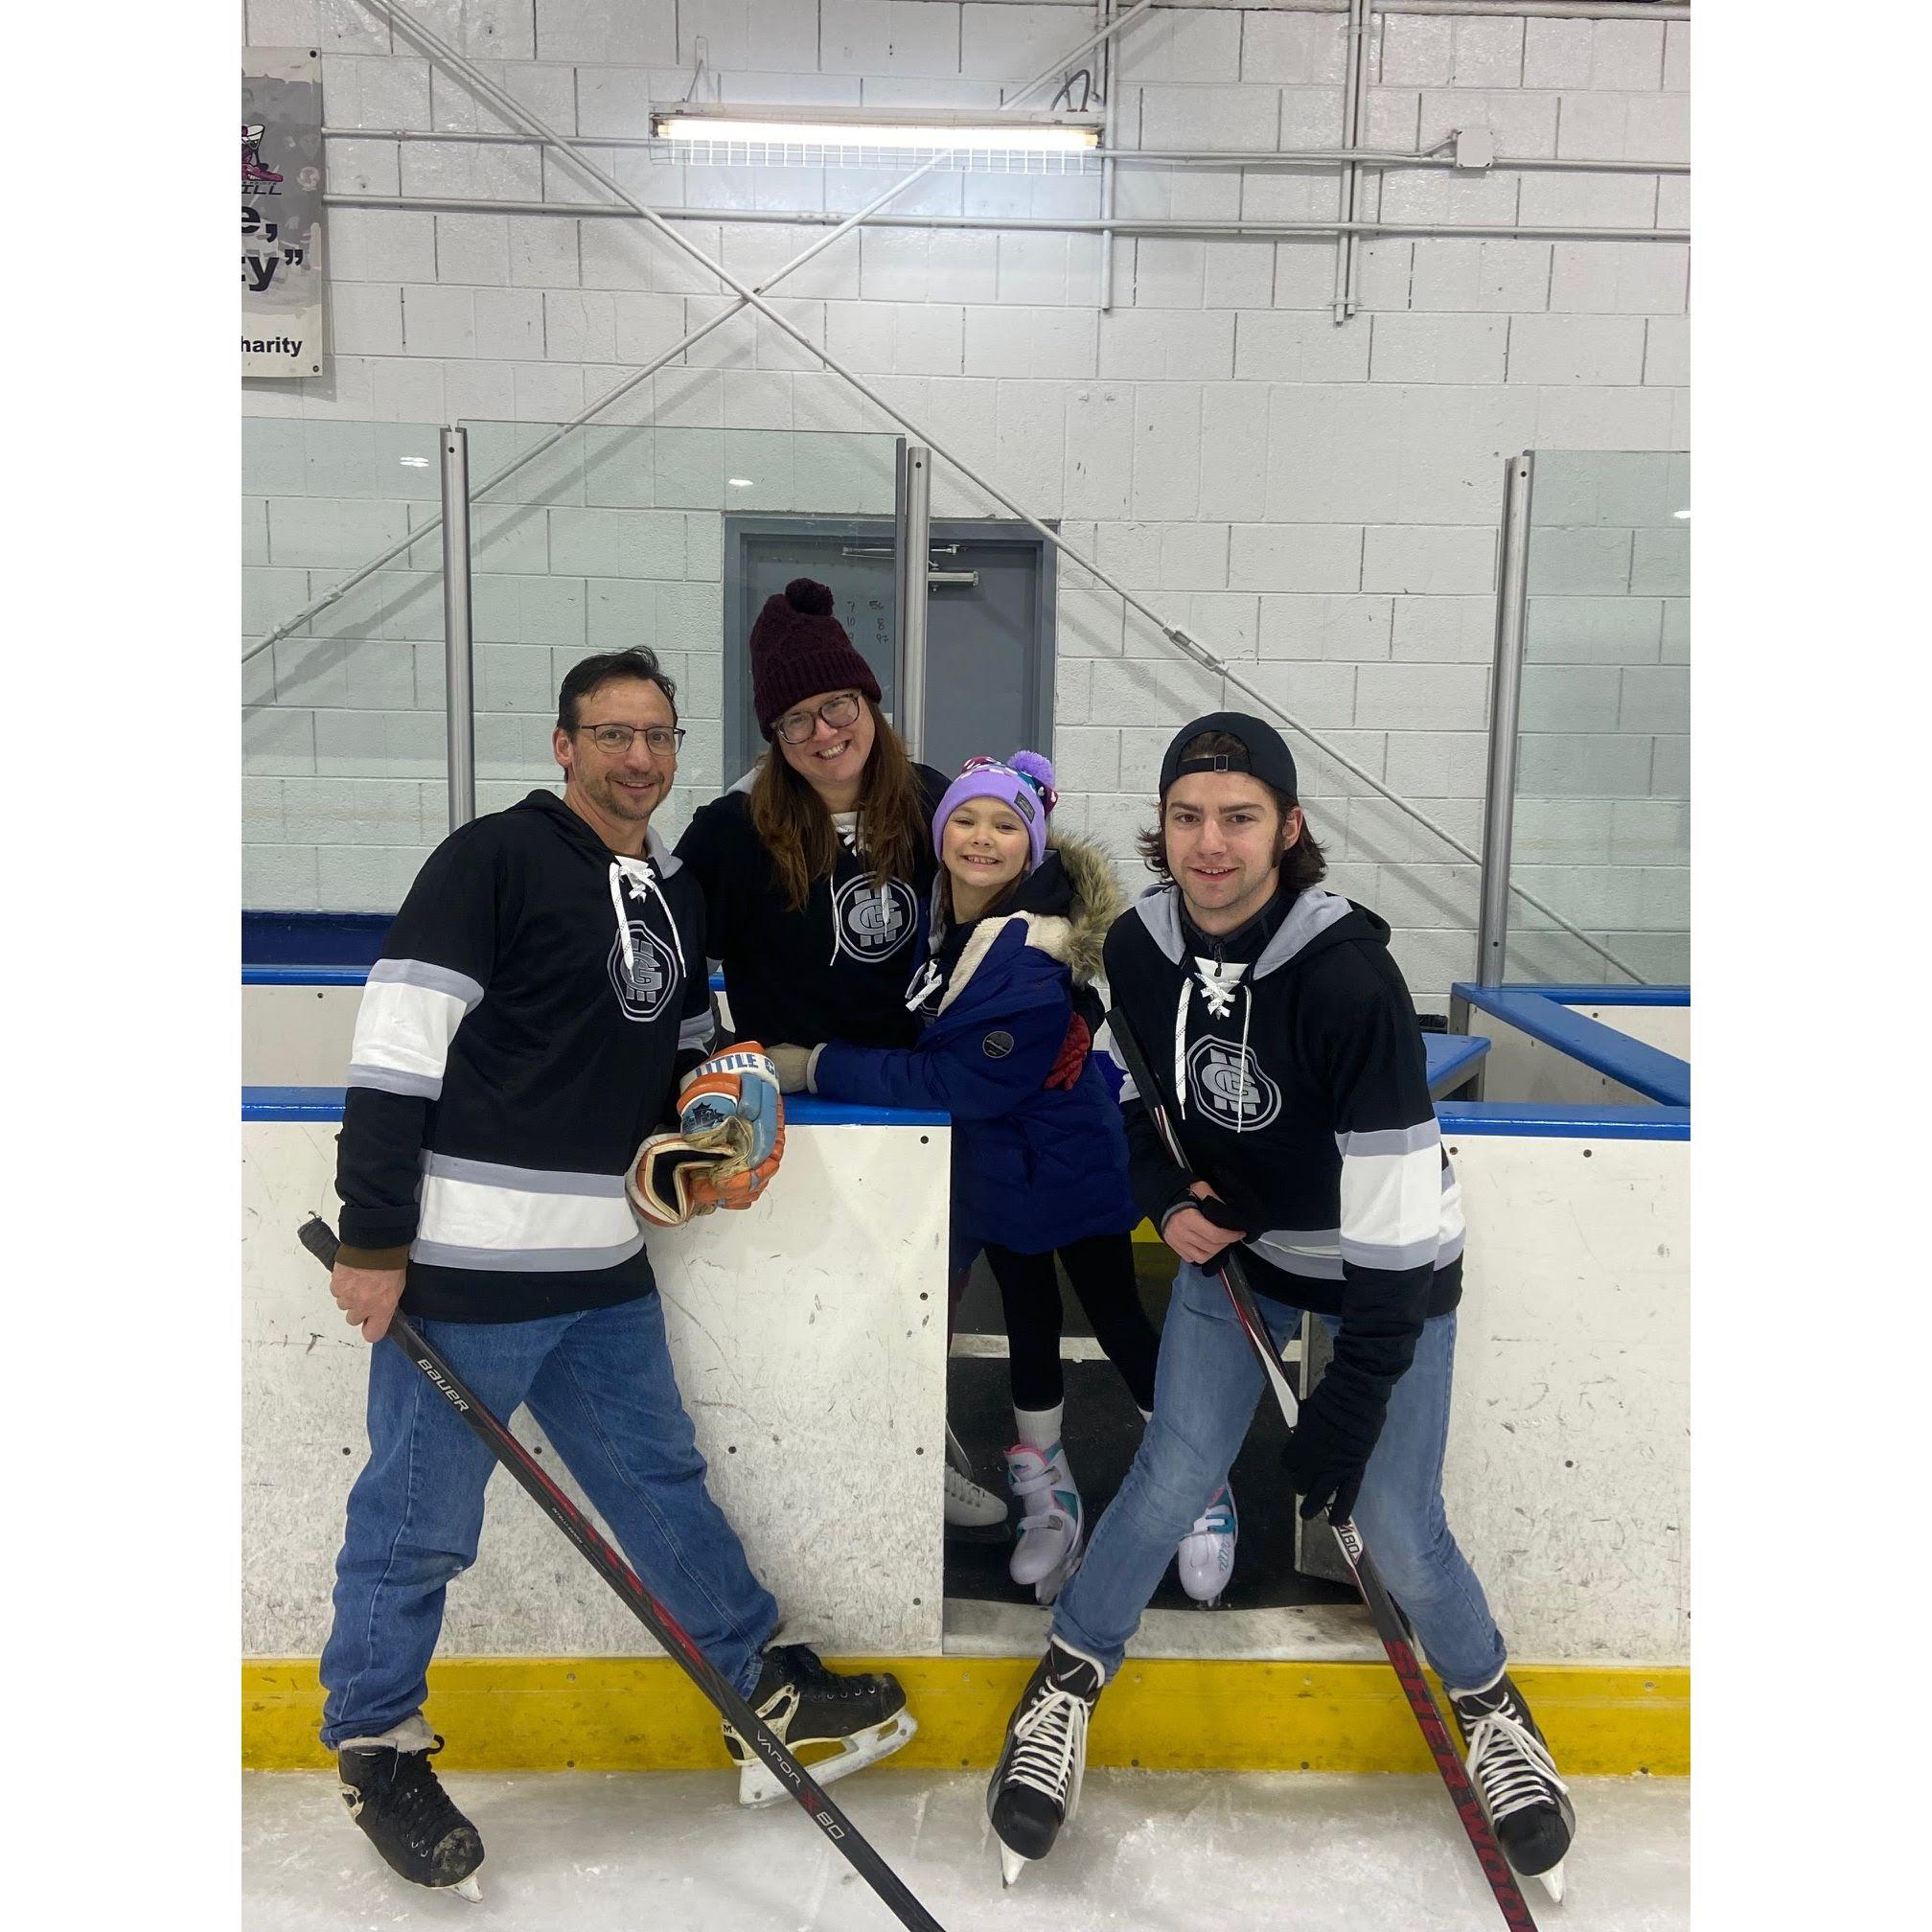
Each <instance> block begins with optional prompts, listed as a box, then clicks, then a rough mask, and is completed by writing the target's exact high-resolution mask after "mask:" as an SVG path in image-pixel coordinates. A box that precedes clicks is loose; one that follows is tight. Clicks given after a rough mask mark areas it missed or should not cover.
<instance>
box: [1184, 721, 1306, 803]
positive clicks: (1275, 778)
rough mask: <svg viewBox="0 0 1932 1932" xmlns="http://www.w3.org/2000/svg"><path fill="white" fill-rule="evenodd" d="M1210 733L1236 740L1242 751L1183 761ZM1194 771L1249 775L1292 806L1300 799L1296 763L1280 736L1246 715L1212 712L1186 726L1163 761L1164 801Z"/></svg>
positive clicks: (1225, 752)
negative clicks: (1186, 751)
mask: <svg viewBox="0 0 1932 1932" xmlns="http://www.w3.org/2000/svg"><path fill="white" fill-rule="evenodd" d="M1208 731H1218V732H1221V733H1223V734H1225V735H1226V736H1227V737H1230V738H1232V739H1234V740H1236V741H1237V742H1238V743H1239V744H1240V746H1241V747H1242V749H1241V750H1240V751H1217V752H1214V753H1212V754H1211V755H1209V756H1208V757H1206V758H1183V757H1182V755H1181V753H1182V750H1183V748H1184V747H1186V746H1188V745H1191V744H1193V742H1194V741H1195V739H1197V738H1199V737H1200V736H1201V735H1202V734H1203V733H1204V732H1208ZM1190 771H1245V772H1246V773H1247V774H1248V775H1249V776H1250V777H1251V778H1258V779H1259V780H1260V781H1261V782H1262V784H1264V785H1272V786H1273V787H1274V788H1275V790H1276V791H1277V792H1281V793H1286V794H1287V796H1288V798H1289V799H1290V801H1291V802H1294V801H1299V797H1300V793H1299V792H1298V791H1297V789H1296V784H1295V759H1294V757H1293V755H1292V754H1291V753H1290V751H1289V749H1288V747H1287V746H1286V745H1285V744H1284V743H1283V742H1282V738H1281V734H1280V732H1278V731H1277V730H1276V728H1275V727H1274V725H1272V724H1268V723H1266V722H1265V721H1264V720H1262V719H1259V718H1255V717H1253V716H1251V715H1250V714H1249V713H1248V712H1246V711H1210V712H1208V713H1207V716H1206V717H1205V718H1196V719H1195V720H1194V721H1193V723H1192V724H1184V725H1182V727H1181V728H1180V730H1179V731H1177V732H1176V733H1175V734H1174V742H1173V743H1172V744H1171V745H1169V746H1168V747H1167V755H1166V756H1165V757H1164V758H1163V759H1161V798H1162V799H1163V800H1164V799H1165V798H1166V796H1167V793H1168V792H1169V790H1170V789H1171V788H1172V786H1173V783H1174V781H1175V779H1177V778H1180V777H1183V776H1184V775H1185V774H1186V773H1188V772H1190Z"/></svg>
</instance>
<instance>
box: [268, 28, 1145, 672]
mask: <svg viewBox="0 0 1932 1932" xmlns="http://www.w3.org/2000/svg"><path fill="white" fill-rule="evenodd" d="M376 4H377V5H378V6H380V7H381V11H382V12H384V13H385V14H388V13H389V9H388V8H387V7H386V6H381V0H376ZM1153 4H1154V0H1139V4H1138V5H1137V6H1135V7H1134V8H1132V9H1130V10H1129V11H1128V12H1125V13H1122V14H1120V15H1119V16H1118V17H1117V18H1114V19H1110V20H1109V21H1108V22H1107V24H1106V25H1105V26H1103V27H1102V28H1101V29H1100V30H1099V31H1098V32H1097V33H1095V34H1092V35H1091V36H1090V37H1089V38H1088V39H1086V40H1084V41H1082V42H1081V43H1080V45H1079V46H1078V47H1076V48H1074V49H1073V51H1072V52H1071V53H1069V54H1065V55H1062V56H1061V57H1060V58H1059V59H1058V60H1056V61H1055V62H1054V63H1053V64H1052V65H1051V66H1048V67H1043V68H1042V69H1041V70H1040V72H1039V73H1038V74H1036V75H1035V76H1034V77H1033V79H1032V80H1031V81H1028V82H1027V83H1026V84H1025V85H1024V86H1023V87H1022V88H1021V89H1019V91H1018V92H1017V93H1015V94H1013V95H1012V96H1011V97H1009V99H1007V100H1006V101H1005V102H1003V103H1002V104H1001V105H1000V108H999V109H998V110H997V111H999V112H1002V113H1003V112H1005V111H1006V110H1007V109H1009V108H1012V107H1015V106H1018V105H1019V104H1020V103H1021V102H1022V101H1023V100H1025V99H1026V97H1027V96H1028V95H1029V94H1032V93H1034V92H1036V91H1037V90H1038V89H1039V88H1040V87H1042V86H1044V85H1045V84H1046V82H1047V81H1050V80H1051V79H1052V78H1053V76H1054V75H1055V74H1057V73H1059V72H1060V71H1061V69H1062V68H1063V67H1065V66H1066V64H1067V63H1068V62H1069V60H1073V59H1077V58H1079V56H1080V55H1081V54H1084V53H1085V52H1086V51H1087V50H1088V48H1090V47H1093V46H1097V45H1099V44H1100V43H1101V42H1102V41H1104V40H1106V39H1108V38H1109V37H1110V36H1111V35H1112V34H1117V33H1118V32H1119V31H1120V30H1121V29H1122V28H1124V27H1127V26H1129V25H1131V24H1132V23H1133V22H1134V21H1135V20H1138V18H1139V17H1140V16H1141V15H1142V14H1143V13H1145V12H1147V11H1148V9H1149V8H1151V7H1152V6H1153ZM391 17H392V18H393V15H392V16H391ZM438 44H439V45H440V43H438ZM466 78H467V77H466ZM471 91H472V94H475V95H476V98H478V99H479V100H480V99H481V98H482V95H481V94H480V93H479V92H478V90H477V89H476V87H475V86H474V84H473V83H472V86H471ZM506 118H511V117H506ZM517 138H518V139H519V140H521V139H538V140H541V139H542V137H540V136H525V135H518V136H517ZM943 158H944V157H943V155H941V154H935V155H934V156H933V157H932V158H931V160H929V161H927V162H925V163H924V164H923V165H922V166H920V167H918V168H915V169H913V170H912V171H911V173H908V174H907V175H905V176H904V177H903V178H902V179H900V180H898V181H895V182H894V183H893V184H892V185H891V186H890V187H889V188H887V189H885V191H884V192H883V193H881V194H879V195H876V196H873V198H872V199H871V200H870V201H868V202H867V203H866V204H865V206H864V207H863V208H861V209H859V210H858V211H857V212H856V213H854V214H851V215H847V216H843V217H835V218H824V217H821V218H820V219H821V220H825V219H831V220H836V223H837V225H836V226H834V227H832V230H831V232H830V233H829V234H827V235H824V236H821V237H820V238H819V239H818V240H817V241H816V242H813V243H812V245H811V246H810V247H809V248H806V249H804V250H803V251H801V252H800V253H799V254H796V255H794V256H793V258H792V259H791V260H790V261H789V262H786V263H782V264H781V265H779V266H778V267H777V268H775V269H774V270H773V271H772V272H771V273H770V275H768V276H767V277H766V278H765V280H764V281H763V282H761V283H760V284H759V285H758V288H757V292H758V293H759V294H763V293H764V292H765V291H766V290H767V289H769V288H775V287H776V286H777V284H778V283H780V282H782V281H783V280H784V279H785V277H786V276H788V275H790V274H791V273H793V270H794V269H797V268H801V267H803V266H804V265H805V264H806V263H807V262H809V261H811V260H812V258H813V257H814V256H815V255H817V254H820V253H821V252H822V251H823V250H825V249H827V248H829V247H830V246H831V245H832V244H833V242H836V241H838V239H839V236H840V235H842V234H844V233H845V232H846V231H847V230H848V229H851V228H856V227H857V226H858V225H859V224H860V223H861V222H862V221H863V220H865V219H867V218H868V217H869V216H872V215H873V214H874V212H875V211H876V210H878V209H880V208H883V207H884V206H885V203H886V202H888V201H890V200H891V199H892V198H893V196H896V195H900V194H903V193H904V192H905V190H906V189H908V188H909V187H910V186H911V185H912V183H913V182H915V181H917V180H919V179H920V178H921V176H923V175H925V174H928V173H931V171H932V169H934V168H936V167H937V166H938V165H939V162H940V160H941V159H943ZM326 198H329V197H325V199H326ZM343 198H344V199H346V200H348V201H350V202H352V203H353V202H355V200H356V197H353V196H350V197H343ZM382 198H384V197H377V199H378V201H379V204H380V200H381V199H382ZM387 198H390V199H392V200H393V199H394V197H387ZM428 204H429V205H438V204H437V202H436V199H435V197H428ZM363 205H366V204H363ZM398 205H402V204H400V203H399V204H398ZM467 205H469V204H466V203H462V202H457V203H456V204H455V206H456V207H458V208H462V207H465V206H467ZM535 205H536V206H537V207H538V208H539V209H540V211H541V212H544V213H550V212H556V213H563V212H565V210H566V209H567V208H568V207H570V206H572V205H574V204H568V203H559V204H556V205H555V208H554V209H553V208H552V205H551V204H548V203H537V204H535ZM579 212H580V213H595V214H610V215H629V214H630V213H631V211H630V210H629V209H623V208H609V209H606V208H593V209H587V210H580V211H579ZM666 233H667V234H668V233H669V230H666ZM680 245H681V244H680ZM721 279H723V276H722V272H721ZM749 299H750V298H749V296H748V294H747V295H746V296H744V297H742V298H741V299H740V300H739V301H737V302H734V303H733V304H732V305H731V306H730V307H729V308H728V309H722V310H720V311H719V312H718V313H717V314H716V315H713V316H711V317H710V318H709V319H708V320H707V321H705V322H702V323H701V324H700V325H699V326H698V327H697V328H696V329H693V330H691V331H690V332H689V333H688V334H685V335H684V336H682V337H680V338H679V340H678V341H677V342H675V343H673V344H672V346H671V347H670V348H669V349H666V350H664V351H663V352H662V353H661V354H660V355H658V356H657V357H655V358H654V359H653V360H651V361H649V362H647V363H646V364H645V365H644V366H643V367H642V368H641V369H635V370H633V371H632V373H631V374H630V375H629V376H627V377H625V378H624V380H622V381H621V382H618V383H616V384H615V385H614V386H613V387H611V388H609V389H607V390H606V391H605V392H604V394H603V395H601V396H600V397H598V398H597V400H596V401H595V402H594V403H590V404H589V405H588V407H586V408H585V409H583V410H580V411H579V412H578V414H577V415H575V416H573V417H572V418H571V419H570V421H569V422H567V423H560V424H559V425H558V426H557V427H556V428H555V429H553V430H552V431H551V432H550V434H549V435H548V436H545V437H544V438H542V440H541V441H540V442H538V443H535V444H533V445H532V446H531V447H530V448H529V449H525V450H524V451H523V452H522V453H521V454H520V455H517V456H514V457H512V458H511V460H510V461H509V462H508V463H506V464H505V465H504V466H503V468H502V469H500V470H498V471H497V472H495V474H494V475H491V476H489V477H486V478H485V479H484V481H483V482H482V483H481V484H480V485H478V486H477V488H476V489H475V491H474V492H473V493H472V498H473V497H474V496H481V495H485V494H486V493H487V492H489V491H490V490H493V489H495V486H496V485H497V484H498V483H501V482H502V481H503V480H504V479H505V478H506V477H509V476H511V475H514V474H515V473H516V472H517V471H518V470H520V469H522V468H523V466H524V465H525V464H526V463H531V462H534V461H535V460H536V459H537V458H538V457H539V456H540V455H542V454H543V452H544V451H545V450H547V449H554V448H555V447H556V446H557V445H558V444H559V443H561V442H562V441H563V438H564V437H565V436H568V435H569V434H571V432H572V431H573V430H577V429H581V428H583V427H584V426H585V425H586V424H588V423H591V422H594V421H595V420H596V418H597V417H598V416H600V415H602V414H603V412H604V411H605V410H606V409H608V408H609V406H610V405H611V403H615V402H617V401H618V400H619V399H620V398H622V397H624V396H626V395H628V394H629V393H630V392H631V391H632V389H634V388H636V387H637V385H638V384H639V383H640V382H642V381H644V380H646V379H647V378H648V377H650V376H653V375H655V373H656V371H658V370H659V369H661V368H663V367H664V366H665V364H666V363H668V362H672V361H674V360H676V358H677V357H679V356H681V355H682V354H683V353H684V352H685V351H686V350H687V349H689V348H690V347H691V346H692V345H693V344H694V343H696V342H698V341H700V340H701V339H702V338H703V337H704V336H706V335H708V334H710V333H711V332H712V331H713V330H714V329H720V328H723V327H724V324H725V323H726V322H728V321H729V320H730V319H731V317H732V316H734V315H735V314H737V313H738V311H740V310H741V309H743V308H744V307H745V306H746V303H747V301H748V300H749ZM442 520H443V518H442V514H441V512H440V511H439V512H438V513H437V515H436V516H434V517H430V518H429V519H428V520H427V521H426V523H425V524H424V525H423V526H422V528H421V529H420V530H415V531H412V532H411V533H410V534H409V535H408V536H407V537H405V538H404V539H403V540H402V541H401V542H398V543H392V544H391V545H390V546H389V547H388V548H387V549H385V550H381V551H379V552H378V553H377V555H375V556H374V557H372V558H370V559H369V560H368V561H367V562H366V563H363V564H362V565H361V566H360V567H359V568H358V569H357V570H354V571H352V572H351V573H350V574H349V575H348V576H347V577H344V578H341V579H339V580H338V581H337V582H336V583H334V584H332V585H331V586H329V588H328V589H327V590H325V591H324V592H323V593H322V594H321V596H319V597H316V598H312V599H311V600H310V602H309V603H307V604H305V605H304V606H303V607H302V609H299V610H297V611H296V612H295V614H294V615H293V616H291V617H288V618H285V619H284V620H283V621H282V622H281V623H280V624H278V625H277V626H276V627H275V628H274V630H272V631H270V632H267V634H266V635H265V636H263V637H259V638H257V639H256V641H255V642H254V643H253V644H251V645H250V646H249V647H248V649H247V650H245V651H244V652H242V663H244V664H246V663H247V662H248V661H249V660H250V659H251V658H255V657H259V656H260V655H262V654H263V652H265V651H267V650H269V649H271V648H272V647H273V646H274V645H276V644H279V643H280V642H281V641H282V640H283V639H284V638H285V637H288V636H291V635H293V633H294V632H297V631H299V630H300V629H301V628H302V626H303V625H304V624H306V623H308V622H309V620H310V619H311V618H312V617H314V616H317V615H318V614H319V613H320V612H322V611H324V610H326V609H329V607H330V606H331V605H332V604H334V603H337V602H339V601H340V599H341V598H342V597H343V596H345V595H346V594H347V593H348V592H349V591H351V590H353V589H354V588H355V587H356V586H357V585H358V584H362V583H365V582H366V581H367V580H368V579H369V578H371V577H373V576H374V575H375V574H376V572H377V571H378V570H380V569H381V567H382V566H383V565H384V564H385V563H393V562H394V561H395V559H397V558H398V557H400V556H402V555H403V552H404V551H406V550H408V549H409V548H410V547H411V546H412V545H413V544H414V543H415V542H416V541H417V540H418V539H419V538H422V537H426V536H428V535H430V534H431V533H432V532H433V531H434V530H435V529H436V528H437V527H438V525H439V524H440V523H441V522H442Z"/></svg>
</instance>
